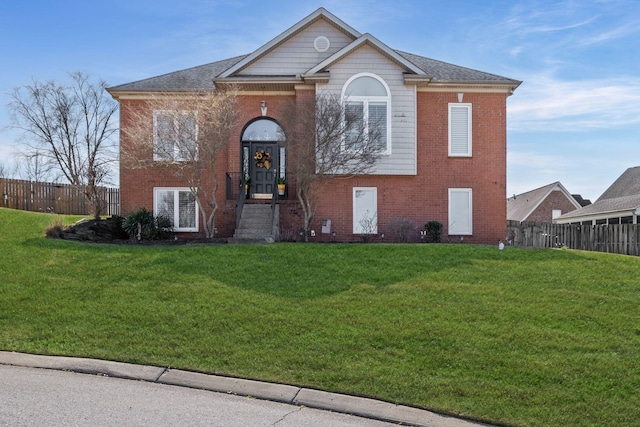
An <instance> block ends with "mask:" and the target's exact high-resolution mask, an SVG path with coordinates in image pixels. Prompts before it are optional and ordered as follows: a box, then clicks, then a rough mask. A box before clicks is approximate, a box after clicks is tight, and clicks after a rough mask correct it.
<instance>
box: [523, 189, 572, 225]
mask: <svg viewBox="0 0 640 427" xmlns="http://www.w3.org/2000/svg"><path fill="white" fill-rule="evenodd" d="M554 209H559V210H561V211H562V213H563V214H565V213H567V212H571V211H574V210H576V209H577V208H576V207H575V206H574V205H573V203H571V202H570V201H569V199H567V196H566V195H565V194H564V193H563V192H562V191H557V190H556V191H552V192H551V193H550V194H549V196H547V198H546V199H545V200H544V201H543V202H542V203H540V205H539V206H538V207H537V208H536V209H535V210H534V211H533V212H532V213H531V215H529V217H528V218H526V221H536V222H553V210H554Z"/></svg>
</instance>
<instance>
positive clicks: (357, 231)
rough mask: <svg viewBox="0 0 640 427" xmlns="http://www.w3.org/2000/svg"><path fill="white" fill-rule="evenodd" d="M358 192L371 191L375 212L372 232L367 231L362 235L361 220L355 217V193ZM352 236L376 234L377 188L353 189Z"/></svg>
mask: <svg viewBox="0 0 640 427" xmlns="http://www.w3.org/2000/svg"><path fill="white" fill-rule="evenodd" d="M358 191H371V192H373V204H374V208H375V212H373V215H374V217H375V227H374V229H373V230H369V233H364V232H363V230H362V224H361V223H360V221H361V220H362V218H360V217H358V216H357V211H356V193H357V192H358ZM353 234H378V188H377V187H353Z"/></svg>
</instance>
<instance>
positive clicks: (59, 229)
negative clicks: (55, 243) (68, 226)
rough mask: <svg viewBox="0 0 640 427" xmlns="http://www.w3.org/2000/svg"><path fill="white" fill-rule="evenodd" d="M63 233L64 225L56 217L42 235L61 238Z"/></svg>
mask: <svg viewBox="0 0 640 427" xmlns="http://www.w3.org/2000/svg"><path fill="white" fill-rule="evenodd" d="M63 234H64V227H63V226H62V220H61V219H56V220H55V221H54V222H52V223H51V224H50V225H49V227H47V229H46V230H45V231H44V235H45V236H47V237H51V238H57V239H59V238H62V235H63Z"/></svg>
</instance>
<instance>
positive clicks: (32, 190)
mask: <svg viewBox="0 0 640 427" xmlns="http://www.w3.org/2000/svg"><path fill="white" fill-rule="evenodd" d="M0 190H1V191H2V195H1V197H2V199H1V200H0V203H1V204H0V206H2V207H5V208H11V209H20V210H24V211H32V212H51V213H59V214H68V215H88V214H89V205H88V203H87V199H86V197H85V195H84V194H83V193H82V191H80V189H79V188H77V187H75V186H73V185H69V184H54V183H50V182H35V181H23V180H19V179H5V178H0ZM98 194H99V197H100V200H102V203H104V205H103V210H102V215H103V216H111V215H120V190H119V189H118V188H107V187H98Z"/></svg>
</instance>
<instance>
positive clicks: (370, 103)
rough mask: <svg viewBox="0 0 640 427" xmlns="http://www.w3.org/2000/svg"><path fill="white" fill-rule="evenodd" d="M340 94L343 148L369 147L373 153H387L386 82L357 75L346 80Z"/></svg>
mask: <svg viewBox="0 0 640 427" xmlns="http://www.w3.org/2000/svg"><path fill="white" fill-rule="evenodd" d="M342 92H343V93H342V97H343V100H344V114H345V126H346V132H345V138H344V139H345V141H344V145H345V149H347V150H360V149H362V148H363V147H364V146H365V145H366V144H371V149H372V150H373V151H376V152H379V153H382V154H386V153H389V152H390V148H389V145H390V144H389V142H390V140H391V137H390V129H391V126H390V117H391V114H390V109H391V97H390V95H389V88H388V87H387V85H386V83H385V82H384V81H383V80H382V79H380V78H379V77H378V76H376V75H374V74H370V73H363V74H358V75H356V76H354V77H352V78H351V79H349V81H347V83H346V84H345V86H344V88H343V91H342Z"/></svg>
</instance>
